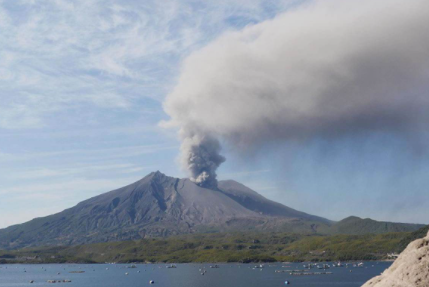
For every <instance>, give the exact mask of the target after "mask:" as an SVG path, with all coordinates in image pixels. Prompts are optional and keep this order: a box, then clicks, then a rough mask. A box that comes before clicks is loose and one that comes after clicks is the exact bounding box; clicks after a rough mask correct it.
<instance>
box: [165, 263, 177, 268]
mask: <svg viewBox="0 0 429 287" xmlns="http://www.w3.org/2000/svg"><path fill="white" fill-rule="evenodd" d="M167 268H177V266H176V265H174V264H171V265H168V266H167Z"/></svg>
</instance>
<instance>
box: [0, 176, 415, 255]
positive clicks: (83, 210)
mask: <svg viewBox="0 0 429 287" xmlns="http://www.w3.org/2000/svg"><path fill="white" fill-rule="evenodd" d="M332 224H333V223H332V222H331V221H330V220H327V219H324V218H321V217H317V216H313V215H309V214H306V213H303V212H299V211H297V210H294V209H292V208H289V207H286V206H284V205H282V204H279V203H276V202H273V201H270V200H268V199H266V198H264V197H263V196H261V195H259V194H258V193H256V192H254V191H253V190H251V189H249V188H247V187H245V186H244V185H242V184H240V183H238V182H235V181H232V180H229V181H220V182H219V185H218V189H207V188H202V187H200V186H198V185H196V184H194V183H193V182H191V181H190V180H189V179H178V178H173V177H168V176H165V175H164V174H162V173H160V172H153V173H151V174H149V175H148V176H146V177H145V178H143V179H141V180H140V181H137V182H135V183H133V184H131V185H128V186H126V187H123V188H120V189H117V190H113V191H110V192H108V193H105V194H102V195H99V196H96V197H93V198H91V199H88V200H86V201H83V202H81V203H79V204H78V205H76V206H75V207H73V208H70V209H66V210H64V211H62V212H60V213H57V214H54V215H50V216H47V217H43V218H36V219H33V220H31V221H29V222H26V223H23V224H19V225H14V226H11V227H8V228H6V229H2V230H0V249H11V248H21V247H30V246H41V245H70V244H83V243H91V242H105V241H116V240H129V239H139V238H144V237H154V236H169V235H175V234H183V233H195V232H216V231H286V232H312V233H314V232H319V233H329V232H330V229H331V228H332V227H331V226H332ZM405 227H406V228H410V227H409V225H405ZM419 227H420V226H416V227H415V228H414V226H412V229H417V228H419ZM405 230H407V229H405Z"/></svg>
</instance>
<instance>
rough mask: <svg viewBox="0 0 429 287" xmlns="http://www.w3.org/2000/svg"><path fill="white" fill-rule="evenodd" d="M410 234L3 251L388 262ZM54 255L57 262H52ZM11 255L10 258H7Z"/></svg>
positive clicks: (201, 239)
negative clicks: (382, 260)
mask: <svg viewBox="0 0 429 287" xmlns="http://www.w3.org/2000/svg"><path fill="white" fill-rule="evenodd" d="M410 235H412V234H411V233H388V234H372V235H333V236H322V235H302V234H291V233H234V234H227V233H218V234H196V235H183V236H176V237H171V238H167V239H144V240H138V241H124V242H111V243H98V244H89V245H80V246H72V247H55V248H42V249H30V250H19V251H0V260H2V257H3V260H4V261H6V260H7V261H8V262H11V261H10V260H11V258H10V257H15V259H13V258H12V260H15V261H20V260H21V261H22V260H23V259H22V258H21V259H19V258H20V257H22V256H35V255H38V256H39V259H37V260H35V262H40V261H43V262H46V261H47V262H257V261H264V262H269V261H330V260H364V259H384V258H385V256H386V253H388V252H398V251H401V248H402V247H401V242H403V241H404V240H407V238H409V236H410ZM51 256H55V258H51ZM7 257H9V258H7Z"/></svg>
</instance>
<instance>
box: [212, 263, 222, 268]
mask: <svg viewBox="0 0 429 287" xmlns="http://www.w3.org/2000/svg"><path fill="white" fill-rule="evenodd" d="M210 268H220V267H219V265H217V264H216V265H212V266H210Z"/></svg>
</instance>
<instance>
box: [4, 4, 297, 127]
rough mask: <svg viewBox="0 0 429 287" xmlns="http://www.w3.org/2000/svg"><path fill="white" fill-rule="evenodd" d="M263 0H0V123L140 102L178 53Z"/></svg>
mask: <svg viewBox="0 0 429 287" xmlns="http://www.w3.org/2000/svg"><path fill="white" fill-rule="evenodd" d="M291 2H295V1H286V0H276V1H272V2H270V5H273V7H274V6H275V7H278V8H279V7H280V8H284V7H286V4H285V3H291ZM263 3H265V1H262V0H253V1H246V3H244V2H243V1H222V3H219V2H218V1H205V2H203V3H195V2H192V1H187V0H184V1H182V0H180V1H179V0H167V1H155V0H153V1H144V2H141V1H100V0H75V1H69V2H67V1H59V0H48V1H3V2H0V19H1V20H0V27H1V28H2V29H0V43H1V44H0V47H1V50H2V52H1V54H0V58H1V61H0V98H1V101H0V128H35V127H39V128H40V127H43V126H44V124H45V122H46V121H47V115H49V114H52V113H59V112H60V111H63V110H67V109H70V108H74V109H84V108H86V107H87V106H88V105H91V106H93V107H94V108H97V107H99V108H119V109H139V108H141V106H139V105H138V100H139V99H141V98H144V97H149V98H154V99H157V100H159V99H160V98H162V97H163V96H164V93H165V91H166V88H168V87H169V86H170V85H171V83H172V82H173V81H174V75H175V73H176V71H177V68H178V64H179V62H180V59H181V58H183V57H184V56H185V55H187V54H188V53H189V52H190V51H192V50H194V49H195V48H197V47H199V46H201V45H203V44H204V43H205V42H207V41H208V40H209V39H211V38H213V37H215V36H216V35H217V34H218V33H219V32H220V31H222V30H225V29H227V28H228V26H229V25H228V23H227V19H228V17H230V16H231V15H237V16H241V17H243V19H255V21H257V20H261V19H263V18H264V17H265V18H266V17H269V16H271V15H269V13H267V12H264V10H265V8H264V5H267V4H263ZM280 8H279V9H280ZM31 97H36V98H37V102H34V101H32V100H31ZM47 107H49V108H47ZM64 116H66V115H63V117H64Z"/></svg>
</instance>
